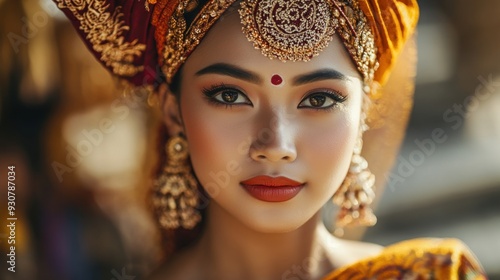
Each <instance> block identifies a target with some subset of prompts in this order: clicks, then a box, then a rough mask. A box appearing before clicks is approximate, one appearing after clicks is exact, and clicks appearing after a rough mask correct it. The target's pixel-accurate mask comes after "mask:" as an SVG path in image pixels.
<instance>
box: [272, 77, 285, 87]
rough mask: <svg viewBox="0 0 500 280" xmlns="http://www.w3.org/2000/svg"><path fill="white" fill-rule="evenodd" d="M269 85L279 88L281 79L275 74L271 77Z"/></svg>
mask: <svg viewBox="0 0 500 280" xmlns="http://www.w3.org/2000/svg"><path fill="white" fill-rule="evenodd" d="M271 83H272V84H273V85H275V86H279V85H281V83H283V78H281V76H280V75H278V74H275V75H273V76H272V77H271Z"/></svg>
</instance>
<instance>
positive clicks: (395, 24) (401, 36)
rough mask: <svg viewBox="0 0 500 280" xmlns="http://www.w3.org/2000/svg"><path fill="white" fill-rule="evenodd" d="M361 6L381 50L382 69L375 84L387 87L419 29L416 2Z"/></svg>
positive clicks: (363, 2) (377, 0) (365, 0)
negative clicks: (407, 42) (394, 69)
mask: <svg viewBox="0 0 500 280" xmlns="http://www.w3.org/2000/svg"><path fill="white" fill-rule="evenodd" d="M359 5H360V7H361V9H362V10H363V12H364V13H365V15H366V17H367V18H368V21H369V22H370V24H371V28H372V30H373V33H374V36H375V43H376V45H377V48H378V54H377V56H378V61H379V64H380V66H379V68H378V70H377V71H376V72H375V78H374V80H375V81H376V82H378V83H379V84H381V85H384V84H385V82H386V81H387V79H388V76H389V74H390V72H391V70H392V68H393V67H394V64H395V62H396V60H397V57H398V55H399V53H400V52H401V50H402V49H403V47H404V45H405V43H406V41H407V40H408V39H409V38H410V37H411V36H412V35H413V32H414V30H415V27H416V25H417V21H418V16H419V8H418V4H417V1H416V0H398V1H395V0H360V1H359Z"/></svg>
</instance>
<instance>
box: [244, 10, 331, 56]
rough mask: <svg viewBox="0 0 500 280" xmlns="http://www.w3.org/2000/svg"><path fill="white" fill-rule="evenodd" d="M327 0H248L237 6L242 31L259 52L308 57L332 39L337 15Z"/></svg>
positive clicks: (314, 54) (269, 54)
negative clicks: (333, 14) (333, 13)
mask: <svg viewBox="0 0 500 280" xmlns="http://www.w3.org/2000/svg"><path fill="white" fill-rule="evenodd" d="M331 9H332V7H330V4H329V3H328V2H327V1H319V0H313V1H288V0H286V1H285V0H262V1H257V0H248V1H242V2H241V8H240V9H239V13H240V18H241V23H242V24H243V32H244V33H245V34H246V36H247V38H248V40H249V41H250V42H253V44H254V46H255V48H257V49H260V50H261V51H262V54H264V55H265V56H267V57H269V58H271V59H273V58H277V59H279V60H282V61H308V60H310V59H311V58H312V57H313V56H317V55H319V52H320V51H322V50H323V49H324V48H326V47H327V46H328V43H329V42H330V41H331V40H332V39H333V35H334V34H335V28H336V27H337V25H338V21H337V19H334V18H332V17H331V16H330V11H331Z"/></svg>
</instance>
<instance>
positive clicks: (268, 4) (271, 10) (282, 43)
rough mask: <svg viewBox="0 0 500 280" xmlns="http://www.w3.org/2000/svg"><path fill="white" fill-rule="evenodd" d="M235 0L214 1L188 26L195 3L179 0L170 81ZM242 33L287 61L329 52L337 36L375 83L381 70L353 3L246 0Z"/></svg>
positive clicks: (168, 61) (170, 39)
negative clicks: (190, 7) (377, 73)
mask: <svg viewBox="0 0 500 280" xmlns="http://www.w3.org/2000/svg"><path fill="white" fill-rule="evenodd" d="M234 2H235V1H234V0H218V1H217V0H210V1H208V3H207V4H205V5H204V7H203V8H202V10H201V12H200V13H199V14H198V15H197V17H196V18H195V19H194V21H193V23H192V24H190V25H189V26H188V23H186V20H185V18H184V17H185V13H186V12H187V11H188V9H189V5H190V3H192V0H181V1H180V3H179V4H178V5H177V8H176V11H175V12H174V14H173V15H172V17H171V18H170V21H169V24H168V31H167V35H166V40H165V42H166V45H165V50H164V57H163V58H164V61H163V72H164V74H165V76H166V79H167V83H171V82H172V78H173V76H174V75H175V73H176V72H177V71H178V70H179V68H180V67H181V65H182V64H183V63H184V62H185V61H186V59H187V57H188V56H189V54H190V53H191V52H192V51H193V50H194V49H195V48H196V47H197V46H198V44H199V43H200V41H201V40H202V39H203V37H204V36H205V34H206V33H207V32H208V30H209V29H210V27H211V26H212V25H213V24H214V23H215V22H216V21H217V19H218V18H219V17H220V16H221V15H222V14H223V13H224V12H225V11H226V9H227V8H228V7H229V6H231V5H232V4H233V3H234ZM239 12H240V18H241V22H242V24H243V30H244V32H245V34H246V35H247V37H248V39H249V40H250V41H251V42H253V43H254V46H256V47H257V48H259V49H261V51H262V52H263V54H264V55H266V56H268V57H271V58H278V59H280V60H283V61H287V60H291V61H297V60H299V61H308V60H310V59H311V58H312V57H314V56H316V55H318V54H319V52H320V51H321V50H323V49H324V48H326V46H327V45H328V43H329V42H330V41H331V40H332V39H333V35H334V34H335V33H336V32H337V33H338V35H339V37H340V38H341V40H342V41H343V43H344V45H345V47H346V49H347V51H348V52H349V54H350V56H351V57H352V59H353V61H354V62H355V64H356V67H357V69H358V70H359V71H360V73H361V74H362V76H363V80H364V82H365V84H366V85H371V83H372V81H373V77H374V73H375V71H376V69H377V68H378V62H377V48H376V46H375V39H374V36H373V33H372V31H371V29H370V26H369V24H368V20H367V18H366V16H365V15H364V13H363V11H362V10H361V8H360V7H359V6H358V3H357V1H352V0H328V1H320V0H309V1H296V0H293V1H292V0H291V1H288V0H287V1H285V0H262V1H257V0H245V1H242V2H241V8H240V9H239Z"/></svg>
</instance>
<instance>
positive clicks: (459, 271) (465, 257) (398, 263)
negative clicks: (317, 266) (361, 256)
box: [324, 239, 487, 280]
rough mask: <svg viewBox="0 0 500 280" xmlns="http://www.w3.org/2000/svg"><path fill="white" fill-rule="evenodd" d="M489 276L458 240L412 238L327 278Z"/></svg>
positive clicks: (460, 279) (475, 279)
mask: <svg viewBox="0 0 500 280" xmlns="http://www.w3.org/2000/svg"><path fill="white" fill-rule="evenodd" d="M344 279H345V280H358V279H373V280H378V279H380V280H382V279H422V280H424V279H436V280H441V279H442V280H465V279H467V280H483V279H487V277H486V275H485V274H484V272H483V271H482V268H481V266H480V265H479V263H478V262H477V261H476V259H475V257H474V256H473V255H472V253H471V252H470V251H469V249H468V248H467V246H465V245H464V244H463V243H462V242H461V241H459V240H456V239H413V240H407V241H403V242H400V243H397V244H394V245H391V246H389V247H387V248H386V249H384V250H383V251H382V253H381V254H380V255H378V256H375V257H372V258H368V259H365V260H362V261H359V262H357V263H355V264H352V265H349V266H346V267H342V268H340V269H337V270H335V271H334V272H333V273H331V274H330V275H328V276H327V277H325V278H324V280H344Z"/></svg>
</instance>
